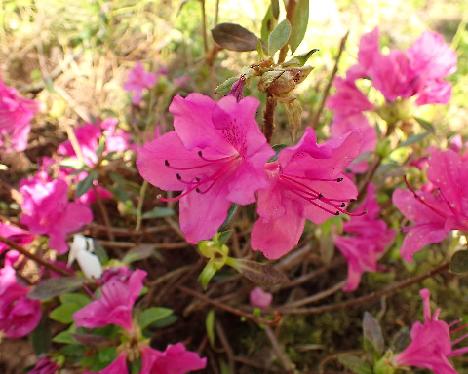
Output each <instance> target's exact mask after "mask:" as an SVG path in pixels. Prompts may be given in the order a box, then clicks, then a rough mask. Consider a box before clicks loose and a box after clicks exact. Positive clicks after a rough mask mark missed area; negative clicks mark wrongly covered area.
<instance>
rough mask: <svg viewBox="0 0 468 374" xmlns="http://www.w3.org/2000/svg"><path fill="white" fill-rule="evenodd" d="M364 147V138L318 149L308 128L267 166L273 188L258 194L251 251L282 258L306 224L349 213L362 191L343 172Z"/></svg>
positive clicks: (348, 136)
mask: <svg viewBox="0 0 468 374" xmlns="http://www.w3.org/2000/svg"><path fill="white" fill-rule="evenodd" d="M360 147H361V144H360V136H359V133H356V132H353V133H348V134H346V135H345V136H343V137H340V138H334V139H331V140H329V141H328V142H326V143H323V144H317V139H316V137H315V132H314V131H313V130H312V129H310V128H308V129H306V131H305V133H304V135H303V137H302V139H301V140H300V141H299V142H298V144H297V145H295V146H291V147H287V148H284V149H283V150H282V151H281V152H280V154H279V157H278V160H277V161H274V162H271V163H268V164H267V165H266V166H265V169H266V172H267V174H268V178H269V184H268V187H267V188H264V189H261V190H260V191H259V192H258V198H257V213H258V215H259V218H258V219H257V221H256V222H255V224H254V227H253V231H252V248H253V249H255V250H260V251H261V252H262V253H263V254H264V255H265V257H267V258H269V259H277V258H279V257H281V256H283V255H285V254H286V253H288V252H289V251H290V250H291V249H293V247H294V246H295V245H296V244H297V243H298V241H299V238H300V237H301V234H302V231H303V229H304V223H305V220H306V219H309V220H311V221H312V222H313V223H315V224H320V223H323V222H324V221H325V220H326V219H327V218H329V217H331V216H333V215H337V214H340V213H347V212H346V211H345V209H346V206H347V204H348V203H349V202H350V200H352V199H355V198H356V197H357V189H356V186H355V185H354V183H353V182H352V181H351V180H350V179H349V178H348V177H347V176H346V175H345V174H344V170H345V168H346V167H347V166H348V165H349V164H350V163H351V162H352V161H353V159H354V158H355V157H356V155H357V154H358V153H359V150H360Z"/></svg>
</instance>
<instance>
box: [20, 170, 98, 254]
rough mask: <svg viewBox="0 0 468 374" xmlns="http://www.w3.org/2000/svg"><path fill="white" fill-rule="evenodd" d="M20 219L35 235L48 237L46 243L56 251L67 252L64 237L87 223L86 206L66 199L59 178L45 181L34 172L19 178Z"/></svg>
mask: <svg viewBox="0 0 468 374" xmlns="http://www.w3.org/2000/svg"><path fill="white" fill-rule="evenodd" d="M20 192H21V196H22V203H21V216H20V221H21V223H22V224H23V225H26V226H27V227H28V229H29V230H30V231H31V232H32V233H34V234H39V235H47V236H49V245H50V247H51V248H53V249H56V250H57V251H58V252H59V253H64V252H66V251H67V249H68V248H67V244H66V237H67V235H68V234H70V233H73V232H75V231H78V230H79V229H81V228H82V227H83V226H85V225H87V224H88V223H91V222H92V220H93V213H92V211H91V209H89V208H88V207H87V206H85V205H82V204H80V203H76V202H71V203H70V202H68V186H67V183H66V182H65V181H64V180H62V179H56V180H48V179H44V178H42V177H41V175H39V174H38V175H36V176H34V177H30V178H28V179H22V180H21V181H20Z"/></svg>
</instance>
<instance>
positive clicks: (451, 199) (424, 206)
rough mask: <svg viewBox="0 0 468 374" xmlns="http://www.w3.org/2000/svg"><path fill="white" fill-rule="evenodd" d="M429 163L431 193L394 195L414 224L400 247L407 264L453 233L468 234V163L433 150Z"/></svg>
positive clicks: (402, 191) (404, 191) (449, 152)
mask: <svg viewBox="0 0 468 374" xmlns="http://www.w3.org/2000/svg"><path fill="white" fill-rule="evenodd" d="M428 163H429V169H428V172H427V175H428V178H429V181H430V183H431V188H430V189H421V190H420V191H417V192H416V191H414V192H413V191H410V190H408V189H397V190H395V192H394V193H393V203H394V204H395V205H396V206H397V207H398V209H400V210H401V212H402V213H403V214H404V215H405V216H406V217H407V218H408V219H409V220H410V221H412V222H413V224H412V225H411V226H410V227H409V228H408V233H407V235H406V237H405V240H404V242H403V245H402V246H401V255H402V257H403V258H404V259H405V260H406V261H411V260H412V258H413V254H414V253H415V252H417V251H419V250H420V249H421V248H422V247H424V246H425V245H427V244H430V243H440V242H441V241H443V240H444V239H445V238H446V237H447V236H448V234H449V232H450V231H451V230H461V231H468V215H467V209H468V189H467V188H466V186H465V183H466V181H467V180H468V160H466V159H463V158H462V157H461V156H460V155H459V154H457V153H456V152H454V151H452V150H447V151H440V150H433V152H432V154H431V156H430V158H429V161H428Z"/></svg>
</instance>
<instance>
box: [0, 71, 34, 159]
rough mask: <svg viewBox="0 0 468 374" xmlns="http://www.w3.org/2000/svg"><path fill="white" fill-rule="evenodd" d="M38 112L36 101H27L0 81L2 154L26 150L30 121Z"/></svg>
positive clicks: (0, 140) (0, 141) (0, 146)
mask: <svg viewBox="0 0 468 374" xmlns="http://www.w3.org/2000/svg"><path fill="white" fill-rule="evenodd" d="M37 111H38V105H37V103H36V102H35V101H34V100H29V99H25V98H24V97H21V96H20V95H19V93H18V92H17V91H16V90H15V89H14V88H11V87H8V86H6V85H5V83H3V82H2V80H1V79H0V152H7V153H10V152H13V151H17V152H21V151H23V150H25V149H26V145H27V142H28V134H29V130H30V128H31V125H30V123H29V122H30V121H31V119H32V118H33V117H34V115H35V114H36V113H37Z"/></svg>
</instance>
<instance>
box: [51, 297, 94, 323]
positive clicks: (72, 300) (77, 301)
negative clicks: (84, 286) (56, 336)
mask: <svg viewBox="0 0 468 374" xmlns="http://www.w3.org/2000/svg"><path fill="white" fill-rule="evenodd" d="M59 298H60V301H61V303H62V304H61V305H59V306H58V307H57V308H55V309H54V310H53V311H52V312H51V313H50V318H52V319H54V320H56V321H58V322H61V323H72V322H73V314H74V313H75V312H77V311H78V310H80V309H81V308H83V307H84V306H85V305H87V304H88V303H89V302H90V301H91V300H90V299H89V297H87V296H85V295H83V294H79V293H68V294H63V295H60V296H59Z"/></svg>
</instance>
